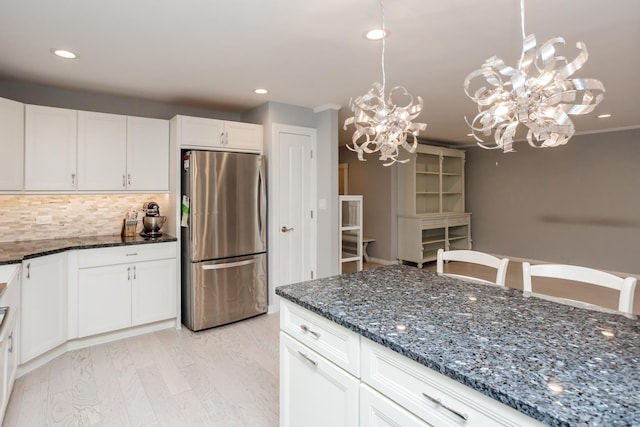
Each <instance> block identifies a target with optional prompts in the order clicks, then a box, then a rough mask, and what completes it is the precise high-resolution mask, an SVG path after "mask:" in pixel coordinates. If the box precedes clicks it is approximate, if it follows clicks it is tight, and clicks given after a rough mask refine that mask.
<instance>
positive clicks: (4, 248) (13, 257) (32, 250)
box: [0, 234, 178, 265]
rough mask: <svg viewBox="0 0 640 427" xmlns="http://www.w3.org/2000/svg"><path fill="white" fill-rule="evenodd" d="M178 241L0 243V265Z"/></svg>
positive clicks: (136, 238) (82, 239) (167, 236)
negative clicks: (59, 254)
mask: <svg viewBox="0 0 640 427" xmlns="http://www.w3.org/2000/svg"><path fill="white" fill-rule="evenodd" d="M177 240H178V239H177V238H175V237H174V236H172V235H170V234H163V235H162V236H160V237H158V238H153V239H150V238H148V237H142V236H140V235H137V234H136V235H135V236H133V237H122V236H120V235H119V234H113V235H107V236H80V237H68V238H64V239H43V240H25V241H18V242H6V243H0V265H3V264H18V263H21V262H22V261H23V260H25V259H29V258H36V257H39V256H44V255H51V254H55V253H58V252H64V251H70V250H74V249H92V248H107V247H111V246H124V245H144V244H153V243H164V242H175V241H177Z"/></svg>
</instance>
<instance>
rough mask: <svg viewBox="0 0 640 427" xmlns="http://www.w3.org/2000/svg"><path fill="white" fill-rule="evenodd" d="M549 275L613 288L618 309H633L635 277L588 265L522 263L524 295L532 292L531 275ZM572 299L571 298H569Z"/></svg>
mask: <svg viewBox="0 0 640 427" xmlns="http://www.w3.org/2000/svg"><path fill="white" fill-rule="evenodd" d="M533 276H536V277H549V278H556V279H564V280H572V281H575V282H583V283H589V284H591V285H597V286H602V287H605V288H609V289H615V290H617V291H618V292H620V297H619V299H618V311H620V312H621V313H626V314H631V313H632V311H633V297H634V294H635V290H636V283H637V279H636V278H634V277H627V278H623V277H618V276H616V275H614V274H611V273H606V272H604V271H600V270H596V269H593V268H588V267H579V266H576V265H565V264H538V265H531V264H529V263H528V262H523V263H522V281H523V290H524V294H525V295H529V294H531V293H532V292H533V289H532V284H531V277H533ZM571 301H572V300H571Z"/></svg>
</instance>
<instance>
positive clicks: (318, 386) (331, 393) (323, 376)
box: [280, 332, 359, 427]
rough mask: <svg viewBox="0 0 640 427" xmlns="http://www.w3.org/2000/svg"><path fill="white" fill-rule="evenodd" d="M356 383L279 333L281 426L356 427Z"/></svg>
mask: <svg viewBox="0 0 640 427" xmlns="http://www.w3.org/2000/svg"><path fill="white" fill-rule="evenodd" d="M358 384H359V381H358V380H357V379H356V378H355V377H352V376H351V375H350V374H348V373H347V372H346V371H343V370H342V369H340V368H338V367H337V366H336V365H334V364H333V363H331V362H329V361H328V360H326V359H325V358H323V357H322V356H320V355H318V354H317V353H315V352H314V351H312V350H310V349H309V348H308V347H306V346H304V345H302V344H300V343H299V342H298V341H296V340H294V339H293V338H291V337H290V336H289V335H287V334H285V333H284V332H280V426H281V427H297V426H305V427H326V426H332V427H341V426H342V427H352V426H357V425H358V412H359V411H358V395H359V388H358V387H359V386H358Z"/></svg>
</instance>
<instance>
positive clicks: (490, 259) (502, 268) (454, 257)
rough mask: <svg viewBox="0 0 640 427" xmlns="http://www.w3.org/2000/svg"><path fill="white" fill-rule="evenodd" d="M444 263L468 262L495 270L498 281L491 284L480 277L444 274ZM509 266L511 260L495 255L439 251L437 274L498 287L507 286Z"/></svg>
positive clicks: (462, 251)
mask: <svg viewBox="0 0 640 427" xmlns="http://www.w3.org/2000/svg"><path fill="white" fill-rule="evenodd" d="M444 261H460V262H468V263H471V264H479V265H484V266H487V267H491V268H495V269H496V270H497V271H496V280H495V282H491V281H488V280H485V279H481V278H479V277H472V276H464V275H461V274H453V273H445V272H444ZM508 265H509V258H502V259H500V258H498V257H495V256H493V255H489V254H486V253H484V252H478V251H470V250H454V251H445V250H442V249H438V256H437V267H436V268H437V272H438V273H440V274H446V275H447V276H452V277H459V278H462V279H471V280H474V281H479V282H484V283H491V284H495V285H498V286H503V287H504V286H505V281H506V279H507V266H508Z"/></svg>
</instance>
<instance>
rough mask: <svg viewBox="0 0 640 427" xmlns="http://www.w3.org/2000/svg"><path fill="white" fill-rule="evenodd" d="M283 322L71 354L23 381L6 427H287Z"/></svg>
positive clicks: (268, 320)
mask: <svg viewBox="0 0 640 427" xmlns="http://www.w3.org/2000/svg"><path fill="white" fill-rule="evenodd" d="M278 328H279V321H278V314H272V315H263V316H259V317H256V318H253V319H249V320H245V321H242V322H238V323H234V324H231V325H227V326H222V327H219V328H214V329H210V330H207V331H202V332H198V333H193V332H191V331H189V330H188V329H186V328H183V329H181V330H175V329H168V330H164V331H159V332H155V333H151V334H146V335H142V336H138V337H134V338H128V339H124V340H120V341H116V342H112V343H108V344H102V345H98V346H94V347H90V348H85V349H81V350H77V351H73V352H69V353H66V354H64V355H62V356H60V357H58V358H56V359H55V360H53V361H51V362H50V363H48V364H46V365H44V366H42V367H41V368H38V369H36V370H34V371H32V372H30V373H28V374H26V375H24V376H22V377H20V378H18V379H17V380H16V384H15V386H14V389H13V393H12V395H11V400H10V402H9V407H8V409H7V414H6V416H5V420H4V423H3V424H2V425H3V427H16V426H19V427H40V426H42V427H44V426H47V427H49V426H102V427H107V426H113V427H126V426H132V427H134V426H136V427H137V426H166V427H186V426H189V427H192V426H193V427H195V426H203V427H205V426H206V427H214V426H224V427H234V426H252V427H275V426H277V425H278V369H279V364H278V363H279V362H278Z"/></svg>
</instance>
